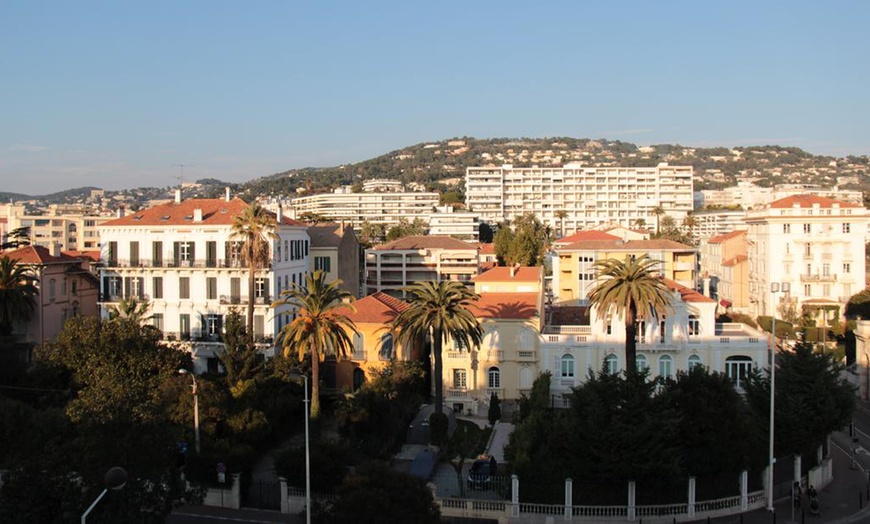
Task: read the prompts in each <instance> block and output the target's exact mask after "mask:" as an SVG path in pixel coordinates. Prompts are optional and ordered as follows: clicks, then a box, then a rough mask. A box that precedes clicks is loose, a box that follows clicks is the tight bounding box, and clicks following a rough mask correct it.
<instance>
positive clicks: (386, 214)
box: [289, 192, 439, 231]
mask: <svg viewBox="0 0 870 524" xmlns="http://www.w3.org/2000/svg"><path fill="white" fill-rule="evenodd" d="M438 199H439V196H438V193H417V192H405V193H323V194H319V195H312V196H305V197H299V198H294V199H292V200H291V201H290V206H291V209H290V211H289V213H290V214H291V216H292V217H293V218H298V217H300V216H301V215H302V214H303V213H312V214H315V215H319V216H321V217H324V218H325V219H327V220H329V221H333V222H342V221H344V222H348V223H350V224H351V225H352V226H353V228H354V229H356V230H357V231H358V230H359V229H360V227H361V226H362V223H363V222H370V223H372V224H383V225H384V226H385V227H386V228H387V229H389V228H391V227H393V226H395V225H398V223H399V220H401V219H403V218H404V219H406V220H408V221H409V222H413V220H414V219H415V218H420V219H423V220H426V219H427V218H428V216H429V214H430V213H432V210H433V209H434V208H435V206H437V205H438Z"/></svg>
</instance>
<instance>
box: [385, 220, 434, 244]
mask: <svg viewBox="0 0 870 524" xmlns="http://www.w3.org/2000/svg"><path fill="white" fill-rule="evenodd" d="M426 229H427V228H426V222H424V221H423V220H422V219H420V218H415V219H414V221H413V222H408V219H407V218H400V219H399V223H398V224H396V225H395V226H393V227H391V228H390V230H389V231H387V241H393V240H398V239H400V238H404V237H410V236H420V235H425V234H426Z"/></svg>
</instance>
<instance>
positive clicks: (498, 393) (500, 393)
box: [486, 388, 504, 398]
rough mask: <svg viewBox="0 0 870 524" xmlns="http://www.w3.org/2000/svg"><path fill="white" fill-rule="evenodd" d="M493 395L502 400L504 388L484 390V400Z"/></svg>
mask: <svg viewBox="0 0 870 524" xmlns="http://www.w3.org/2000/svg"><path fill="white" fill-rule="evenodd" d="M493 393H495V394H496V396H497V397H498V398H504V388H486V398H489V397H491V396H492V394H493Z"/></svg>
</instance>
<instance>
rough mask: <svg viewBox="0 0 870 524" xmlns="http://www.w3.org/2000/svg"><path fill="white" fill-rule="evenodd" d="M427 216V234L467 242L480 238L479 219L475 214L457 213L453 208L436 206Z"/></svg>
mask: <svg viewBox="0 0 870 524" xmlns="http://www.w3.org/2000/svg"><path fill="white" fill-rule="evenodd" d="M435 211H436V212H435V213H432V214H430V215H429V217H428V219H429V234H430V235H432V236H444V237H454V238H459V239H462V240H467V241H469V242H476V241H477V239H478V238H480V217H479V216H478V214H477V213H468V212H464V211H457V210H456V209H455V208H454V207H453V206H438V207H436V208H435Z"/></svg>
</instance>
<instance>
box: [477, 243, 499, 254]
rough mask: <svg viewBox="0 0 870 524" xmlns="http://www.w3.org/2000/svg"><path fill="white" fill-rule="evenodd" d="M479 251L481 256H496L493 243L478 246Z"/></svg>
mask: <svg viewBox="0 0 870 524" xmlns="http://www.w3.org/2000/svg"><path fill="white" fill-rule="evenodd" d="M477 251H478V252H479V253H480V254H481V255H494V254H495V244H493V243H492V242H484V243H481V244H478V245H477Z"/></svg>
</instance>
